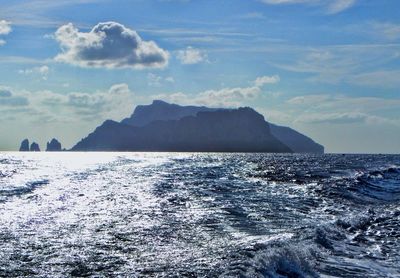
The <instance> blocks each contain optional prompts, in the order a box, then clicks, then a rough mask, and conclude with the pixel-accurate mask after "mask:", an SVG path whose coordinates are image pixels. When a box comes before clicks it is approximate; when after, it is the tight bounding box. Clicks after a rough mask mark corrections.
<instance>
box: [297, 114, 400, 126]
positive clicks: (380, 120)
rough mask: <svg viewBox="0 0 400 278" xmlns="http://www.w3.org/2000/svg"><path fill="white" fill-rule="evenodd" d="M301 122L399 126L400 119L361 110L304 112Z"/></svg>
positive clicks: (299, 120)
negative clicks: (361, 111)
mask: <svg viewBox="0 0 400 278" xmlns="http://www.w3.org/2000/svg"><path fill="white" fill-rule="evenodd" d="M296 122H299V123H308V124H340V125H342V124H368V125H376V124H378V125H379V124H389V125H395V126H399V125H400V122H399V121H398V120H393V119H388V118H384V117H380V116H376V115H371V114H366V113H360V112H345V113H323V112H322V113H313V114H304V115H301V116H300V117H299V118H297V119H296Z"/></svg>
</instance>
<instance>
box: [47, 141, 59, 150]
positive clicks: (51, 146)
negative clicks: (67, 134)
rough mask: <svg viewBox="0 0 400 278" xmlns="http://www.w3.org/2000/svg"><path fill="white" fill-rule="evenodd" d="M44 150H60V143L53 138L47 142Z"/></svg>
mask: <svg viewBox="0 0 400 278" xmlns="http://www.w3.org/2000/svg"><path fill="white" fill-rule="evenodd" d="M46 152H61V143H60V142H59V141H58V140H57V139H55V138H53V139H52V140H51V141H50V142H47V147H46Z"/></svg>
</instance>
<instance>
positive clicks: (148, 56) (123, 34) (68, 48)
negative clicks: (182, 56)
mask: <svg viewBox="0 0 400 278" xmlns="http://www.w3.org/2000/svg"><path fill="white" fill-rule="evenodd" d="M55 39H56V40H57V42H58V43H59V44H60V47H61V49H62V53H60V54H58V55H57V56H56V58H55V60H56V61H59V62H64V63H69V64H72V65H77V66H81V67H89V68H90V67H93V68H108V69H115V68H134V69H144V68H163V67H165V66H166V65H167V64H168V59H169V53H168V52H167V51H166V50H164V49H162V48H160V47H159V46H158V45H157V44H156V43H155V42H154V41H144V40H142V38H141V37H140V36H139V35H138V34H137V33H136V32H135V31H134V30H132V29H129V28H127V27H125V26H124V25H122V24H119V23H117V22H104V23H99V24H97V25H96V26H94V27H93V29H92V30H91V31H90V32H80V31H79V30H78V28H76V27H75V26H74V25H73V24H72V23H68V24H66V25H63V26H61V27H60V28H58V30H57V31H56V33H55Z"/></svg>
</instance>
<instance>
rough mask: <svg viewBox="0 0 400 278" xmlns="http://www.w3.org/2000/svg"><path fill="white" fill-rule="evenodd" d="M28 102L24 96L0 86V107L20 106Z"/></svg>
mask: <svg viewBox="0 0 400 278" xmlns="http://www.w3.org/2000/svg"><path fill="white" fill-rule="evenodd" d="M28 104H29V101H28V99H27V98H26V97H25V96H20V95H15V94H14V93H13V92H12V91H11V90H10V89H9V88H4V87H0V108H4V107H6V108H9V107H21V106H27V105H28Z"/></svg>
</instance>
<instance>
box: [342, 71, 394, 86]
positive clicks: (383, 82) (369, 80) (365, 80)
mask: <svg viewBox="0 0 400 278" xmlns="http://www.w3.org/2000/svg"><path fill="white" fill-rule="evenodd" d="M349 83H352V84H356V85H359V86H368V87H378V88H399V87H400V70H380V71H373V72H366V73H361V74H356V75H353V76H352V77H350V78H349Z"/></svg>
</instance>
